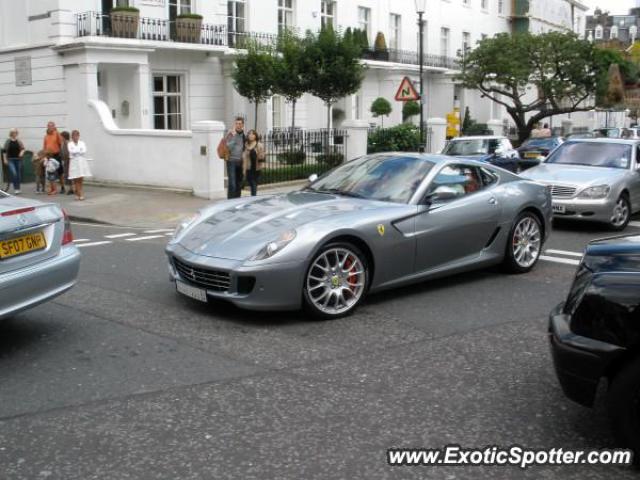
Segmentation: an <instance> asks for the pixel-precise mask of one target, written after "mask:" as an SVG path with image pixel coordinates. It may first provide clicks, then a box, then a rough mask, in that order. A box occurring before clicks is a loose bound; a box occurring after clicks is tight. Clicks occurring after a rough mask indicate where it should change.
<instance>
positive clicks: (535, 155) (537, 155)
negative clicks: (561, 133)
mask: <svg viewBox="0 0 640 480" xmlns="http://www.w3.org/2000/svg"><path fill="white" fill-rule="evenodd" d="M563 142H564V138H562V137H546V138H530V139H528V140H525V141H524V143H523V144H522V145H520V146H519V147H518V155H519V156H520V160H519V161H518V167H519V169H520V170H526V169H527V168H531V167H535V166H536V165H539V164H540V162H541V161H542V160H544V159H545V158H547V155H549V152H551V150H553V149H554V148H556V147H557V146H558V145H560V144H561V143H563Z"/></svg>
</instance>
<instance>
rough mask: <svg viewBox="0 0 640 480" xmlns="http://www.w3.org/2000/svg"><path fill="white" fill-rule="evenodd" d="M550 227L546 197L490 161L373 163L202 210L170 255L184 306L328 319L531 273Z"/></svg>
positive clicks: (377, 159)
mask: <svg viewBox="0 0 640 480" xmlns="http://www.w3.org/2000/svg"><path fill="white" fill-rule="evenodd" d="M551 216H552V210H551V196H550V193H549V191H548V189H546V188H545V187H544V186H543V185H540V184H538V183H535V182H532V181H528V180H524V179H522V178H520V177H518V176H517V175H514V174H512V173H510V172H508V171H506V170H503V169H501V168H499V167H496V166H492V165H489V164H487V163H485V162H477V161H474V160H461V159H456V158H453V157H447V156H439V155H420V154H411V153H394V154H376V155H369V156H364V157H361V158H358V159H356V160H353V161H350V162H348V163H345V164H343V165H340V166H339V167H337V168H335V169H333V170H331V171H330V172H328V173H326V174H324V175H323V176H321V177H320V178H314V179H312V182H311V183H310V184H309V185H308V186H307V187H306V188H304V189H302V190H299V191H296V192H292V193H287V194H279V195H265V196H258V197H246V198H240V199H235V200H230V201H224V202H220V203H218V204H215V205H212V206H210V207H208V208H205V209H203V210H201V211H200V212H199V213H198V214H197V215H196V216H194V217H193V218H191V219H189V220H187V221H185V222H184V223H182V224H181V225H180V226H179V227H178V228H177V230H176V233H175V236H174V237H173V238H172V240H171V241H170V242H169V244H168V246H167V248H166V253H167V255H168V258H169V271H170V275H171V279H172V280H173V281H174V282H175V284H176V288H177V291H178V292H180V293H181V294H184V295H187V296H189V297H191V298H194V299H197V300H200V301H203V302H206V301H207V300H208V298H209V297H216V298H221V299H226V300H229V301H231V302H233V303H234V304H236V305H238V306H240V307H244V308H248V309H253V310H291V309H298V308H300V307H302V306H304V307H306V308H307V309H309V310H310V311H311V312H312V313H313V314H315V315H316V316H319V317H322V318H334V317H338V316H341V315H345V314H347V313H349V312H352V311H353V310H354V308H356V306H357V305H358V304H359V303H360V302H361V301H362V299H363V297H364V295H365V294H366V293H367V292H374V291H379V290H383V289H388V288H393V287H398V286H400V285H405V284H408V283H413V282H418V281H421V280H424V279H427V278H434V277H438V276H443V275H448V274H452V273H456V272H462V271H465V270H471V269H475V268H480V267H486V266H489V265H493V264H499V263H503V264H504V265H505V267H506V268H507V269H508V270H510V271H512V272H527V271H528V270H530V269H531V268H533V266H534V265H535V264H536V262H537V261H538V258H539V256H540V252H541V249H542V246H543V244H544V242H545V240H546V238H547V236H548V235H549V231H550V221H551Z"/></svg>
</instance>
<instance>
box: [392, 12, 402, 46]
mask: <svg viewBox="0 0 640 480" xmlns="http://www.w3.org/2000/svg"><path fill="white" fill-rule="evenodd" d="M401 25H402V17H401V16H400V15H396V14H395V13H392V14H390V15H389V48H392V49H394V50H400V38H401V33H402V32H401V30H400V28H401Z"/></svg>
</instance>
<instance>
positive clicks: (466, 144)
mask: <svg viewBox="0 0 640 480" xmlns="http://www.w3.org/2000/svg"><path fill="white" fill-rule="evenodd" d="M497 146H498V140H495V139H486V138H474V139H468V140H451V141H450V142H449V144H448V145H447V146H446V147H445V149H444V151H443V152H442V153H443V155H453V156H460V155H486V154H488V153H493V152H494V151H495V150H496V147H497Z"/></svg>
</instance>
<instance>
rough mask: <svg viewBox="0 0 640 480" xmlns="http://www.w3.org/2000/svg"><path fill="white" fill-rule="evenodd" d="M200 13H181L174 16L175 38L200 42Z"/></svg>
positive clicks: (189, 41)
mask: <svg viewBox="0 0 640 480" xmlns="http://www.w3.org/2000/svg"><path fill="white" fill-rule="evenodd" d="M201 31H202V15H198V14H197V13H183V14H181V15H178V17H177V18H176V40H177V41H179V42H187V43H200V32H201Z"/></svg>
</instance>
